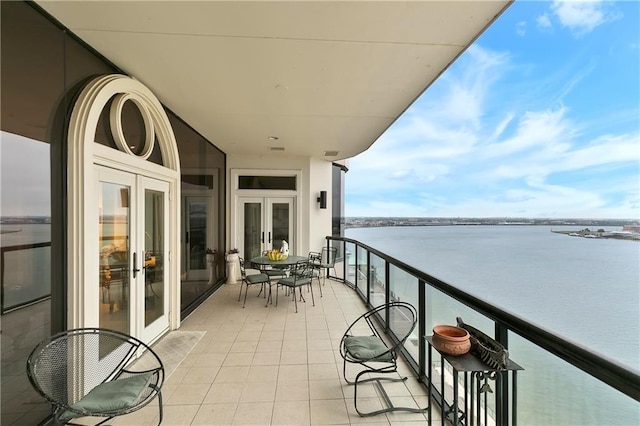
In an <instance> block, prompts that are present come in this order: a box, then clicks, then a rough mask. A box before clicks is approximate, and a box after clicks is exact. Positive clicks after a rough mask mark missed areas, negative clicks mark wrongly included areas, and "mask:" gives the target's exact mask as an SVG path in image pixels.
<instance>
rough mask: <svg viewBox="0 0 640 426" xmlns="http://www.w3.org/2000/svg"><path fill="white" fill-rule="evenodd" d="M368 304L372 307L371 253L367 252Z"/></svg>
mask: <svg viewBox="0 0 640 426" xmlns="http://www.w3.org/2000/svg"><path fill="white" fill-rule="evenodd" d="M366 266H367V275H366V276H367V303H368V304H369V306H371V252H370V251H369V250H367V265H366Z"/></svg>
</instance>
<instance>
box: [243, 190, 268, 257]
mask: <svg viewBox="0 0 640 426" xmlns="http://www.w3.org/2000/svg"><path fill="white" fill-rule="evenodd" d="M243 204H244V208H243V217H244V227H243V230H242V231H243V234H241V235H243V246H242V251H241V253H242V257H243V258H245V259H252V258H254V257H256V256H260V255H261V254H262V251H263V250H266V249H264V248H263V247H264V244H263V243H264V229H263V228H262V200H258V201H252V200H246V201H245V202H244V203H243Z"/></svg>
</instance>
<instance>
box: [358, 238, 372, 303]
mask: <svg viewBox="0 0 640 426" xmlns="http://www.w3.org/2000/svg"><path fill="white" fill-rule="evenodd" d="M355 268H356V281H355V283H356V287H357V288H358V290H360V292H361V293H362V294H363V295H364V297H365V298H366V297H367V280H368V279H369V274H368V272H367V271H368V270H369V264H368V263H367V250H365V249H364V248H362V247H356V267H355Z"/></svg>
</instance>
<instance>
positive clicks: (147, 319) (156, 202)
mask: <svg viewBox="0 0 640 426" xmlns="http://www.w3.org/2000/svg"><path fill="white" fill-rule="evenodd" d="M144 208H145V210H144V212H145V213H144V284H145V285H144V325H145V326H148V325H149V324H151V323H152V322H153V321H155V320H156V319H158V318H159V317H161V316H162V315H163V314H164V296H165V295H164V268H163V266H164V263H165V262H164V260H165V258H164V256H165V252H164V221H165V216H164V215H165V212H164V193H163V192H160V191H153V190H149V189H147V190H145V192H144Z"/></svg>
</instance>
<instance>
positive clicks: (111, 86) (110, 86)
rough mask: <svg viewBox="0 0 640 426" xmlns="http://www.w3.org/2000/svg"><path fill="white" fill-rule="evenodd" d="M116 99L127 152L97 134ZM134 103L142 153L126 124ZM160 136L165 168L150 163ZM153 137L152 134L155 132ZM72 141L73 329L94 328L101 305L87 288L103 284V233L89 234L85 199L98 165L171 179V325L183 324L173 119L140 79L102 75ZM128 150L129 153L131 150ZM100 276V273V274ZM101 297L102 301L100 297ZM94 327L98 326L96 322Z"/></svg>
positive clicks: (83, 102)
mask: <svg viewBox="0 0 640 426" xmlns="http://www.w3.org/2000/svg"><path fill="white" fill-rule="evenodd" d="M114 96H115V97H116V102H114V103H113V106H112V108H111V111H110V121H111V124H112V128H113V130H114V131H115V134H114V139H115V140H116V141H117V143H118V145H119V146H120V145H124V147H122V146H120V149H121V151H117V150H114V149H111V148H108V147H104V146H102V145H99V144H97V143H95V140H94V139H95V133H96V129H97V125H98V120H99V118H100V114H101V112H102V111H103V109H104V107H105V106H106V105H107V102H108V101H109V100H110V99H111V98H113V97H114ZM126 100H129V101H132V102H133V103H134V104H135V105H136V106H137V107H138V108H139V110H140V113H141V114H142V116H143V120H144V122H145V126H146V131H147V135H146V140H145V149H144V150H143V154H142V155H141V156H136V155H135V154H134V153H132V152H131V151H130V150H129V149H128V147H126V143H124V136H123V135H122V129H121V126H120V124H119V123H120V119H119V118H120V116H119V114H120V113H121V111H122V104H123V103H124V102H125V101H126ZM154 132H155V135H156V136H157V140H158V144H159V148H160V152H161V153H162V159H163V162H164V166H159V165H157V164H154V163H151V162H149V161H146V158H147V157H148V156H149V155H150V153H151V151H152V149H153V137H152V136H153V134H154ZM150 135H151V136H150ZM67 141H68V154H67V160H68V180H67V191H68V216H67V224H68V228H67V229H68V230H67V241H68V247H69V248H68V262H67V270H68V277H69V281H68V283H67V285H68V306H67V308H68V309H67V312H68V314H67V315H68V317H67V325H68V327H69V328H78V327H85V326H89V325H88V324H85V318H86V317H87V315H86V312H85V309H87V307H88V306H91V304H90V303H95V300H89V299H88V298H87V292H86V291H85V290H86V288H85V286H89V285H92V284H91V283H96V284H97V274H96V273H95V271H97V270H98V254H97V244H95V245H94V244H89V242H93V241H97V235H89V233H90V232H88V230H89V229H91V226H89V224H90V223H91V221H92V220H93V217H92V213H91V212H92V209H91V208H87V205H85V203H91V202H92V201H93V200H95V193H94V191H95V190H94V188H93V182H94V164H101V165H105V166H108V167H113V168H119V169H123V170H125V171H129V172H133V173H137V174H144V175H146V176H151V177H154V178H160V179H162V180H165V181H167V182H169V187H170V189H169V191H170V200H169V212H168V213H169V216H168V217H169V228H170V229H169V238H170V245H169V247H170V251H169V253H168V257H169V259H170V264H171V266H170V274H169V277H170V278H169V280H170V294H169V297H170V302H169V303H170V310H171V314H170V315H171V316H170V328H172V329H175V328H178V327H179V325H180V269H179V256H180V245H179V242H180V239H179V224H180V160H179V157H178V148H177V145H176V140H175V136H174V134H173V129H172V128H171V124H170V122H169V118H168V117H167V114H166V113H165V111H164V108H163V107H162V105H161V104H160V101H159V100H158V99H157V98H156V97H155V95H154V94H153V93H152V92H151V91H150V90H149V89H148V88H147V87H145V86H144V85H143V84H142V83H140V82H139V81H137V80H135V79H133V78H131V77H128V76H125V75H120V74H111V75H104V76H100V77H97V78H95V79H93V80H92V81H90V82H89V83H88V84H87V85H86V86H85V87H84V89H83V90H82V92H81V93H80V95H79V96H78V99H77V100H76V103H75V105H74V107H73V111H72V114H71V118H70V122H69V130H68V134H67ZM127 151H128V152H127ZM94 274H95V276H94ZM96 300H97V299H96ZM92 325H94V324H92Z"/></svg>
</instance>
